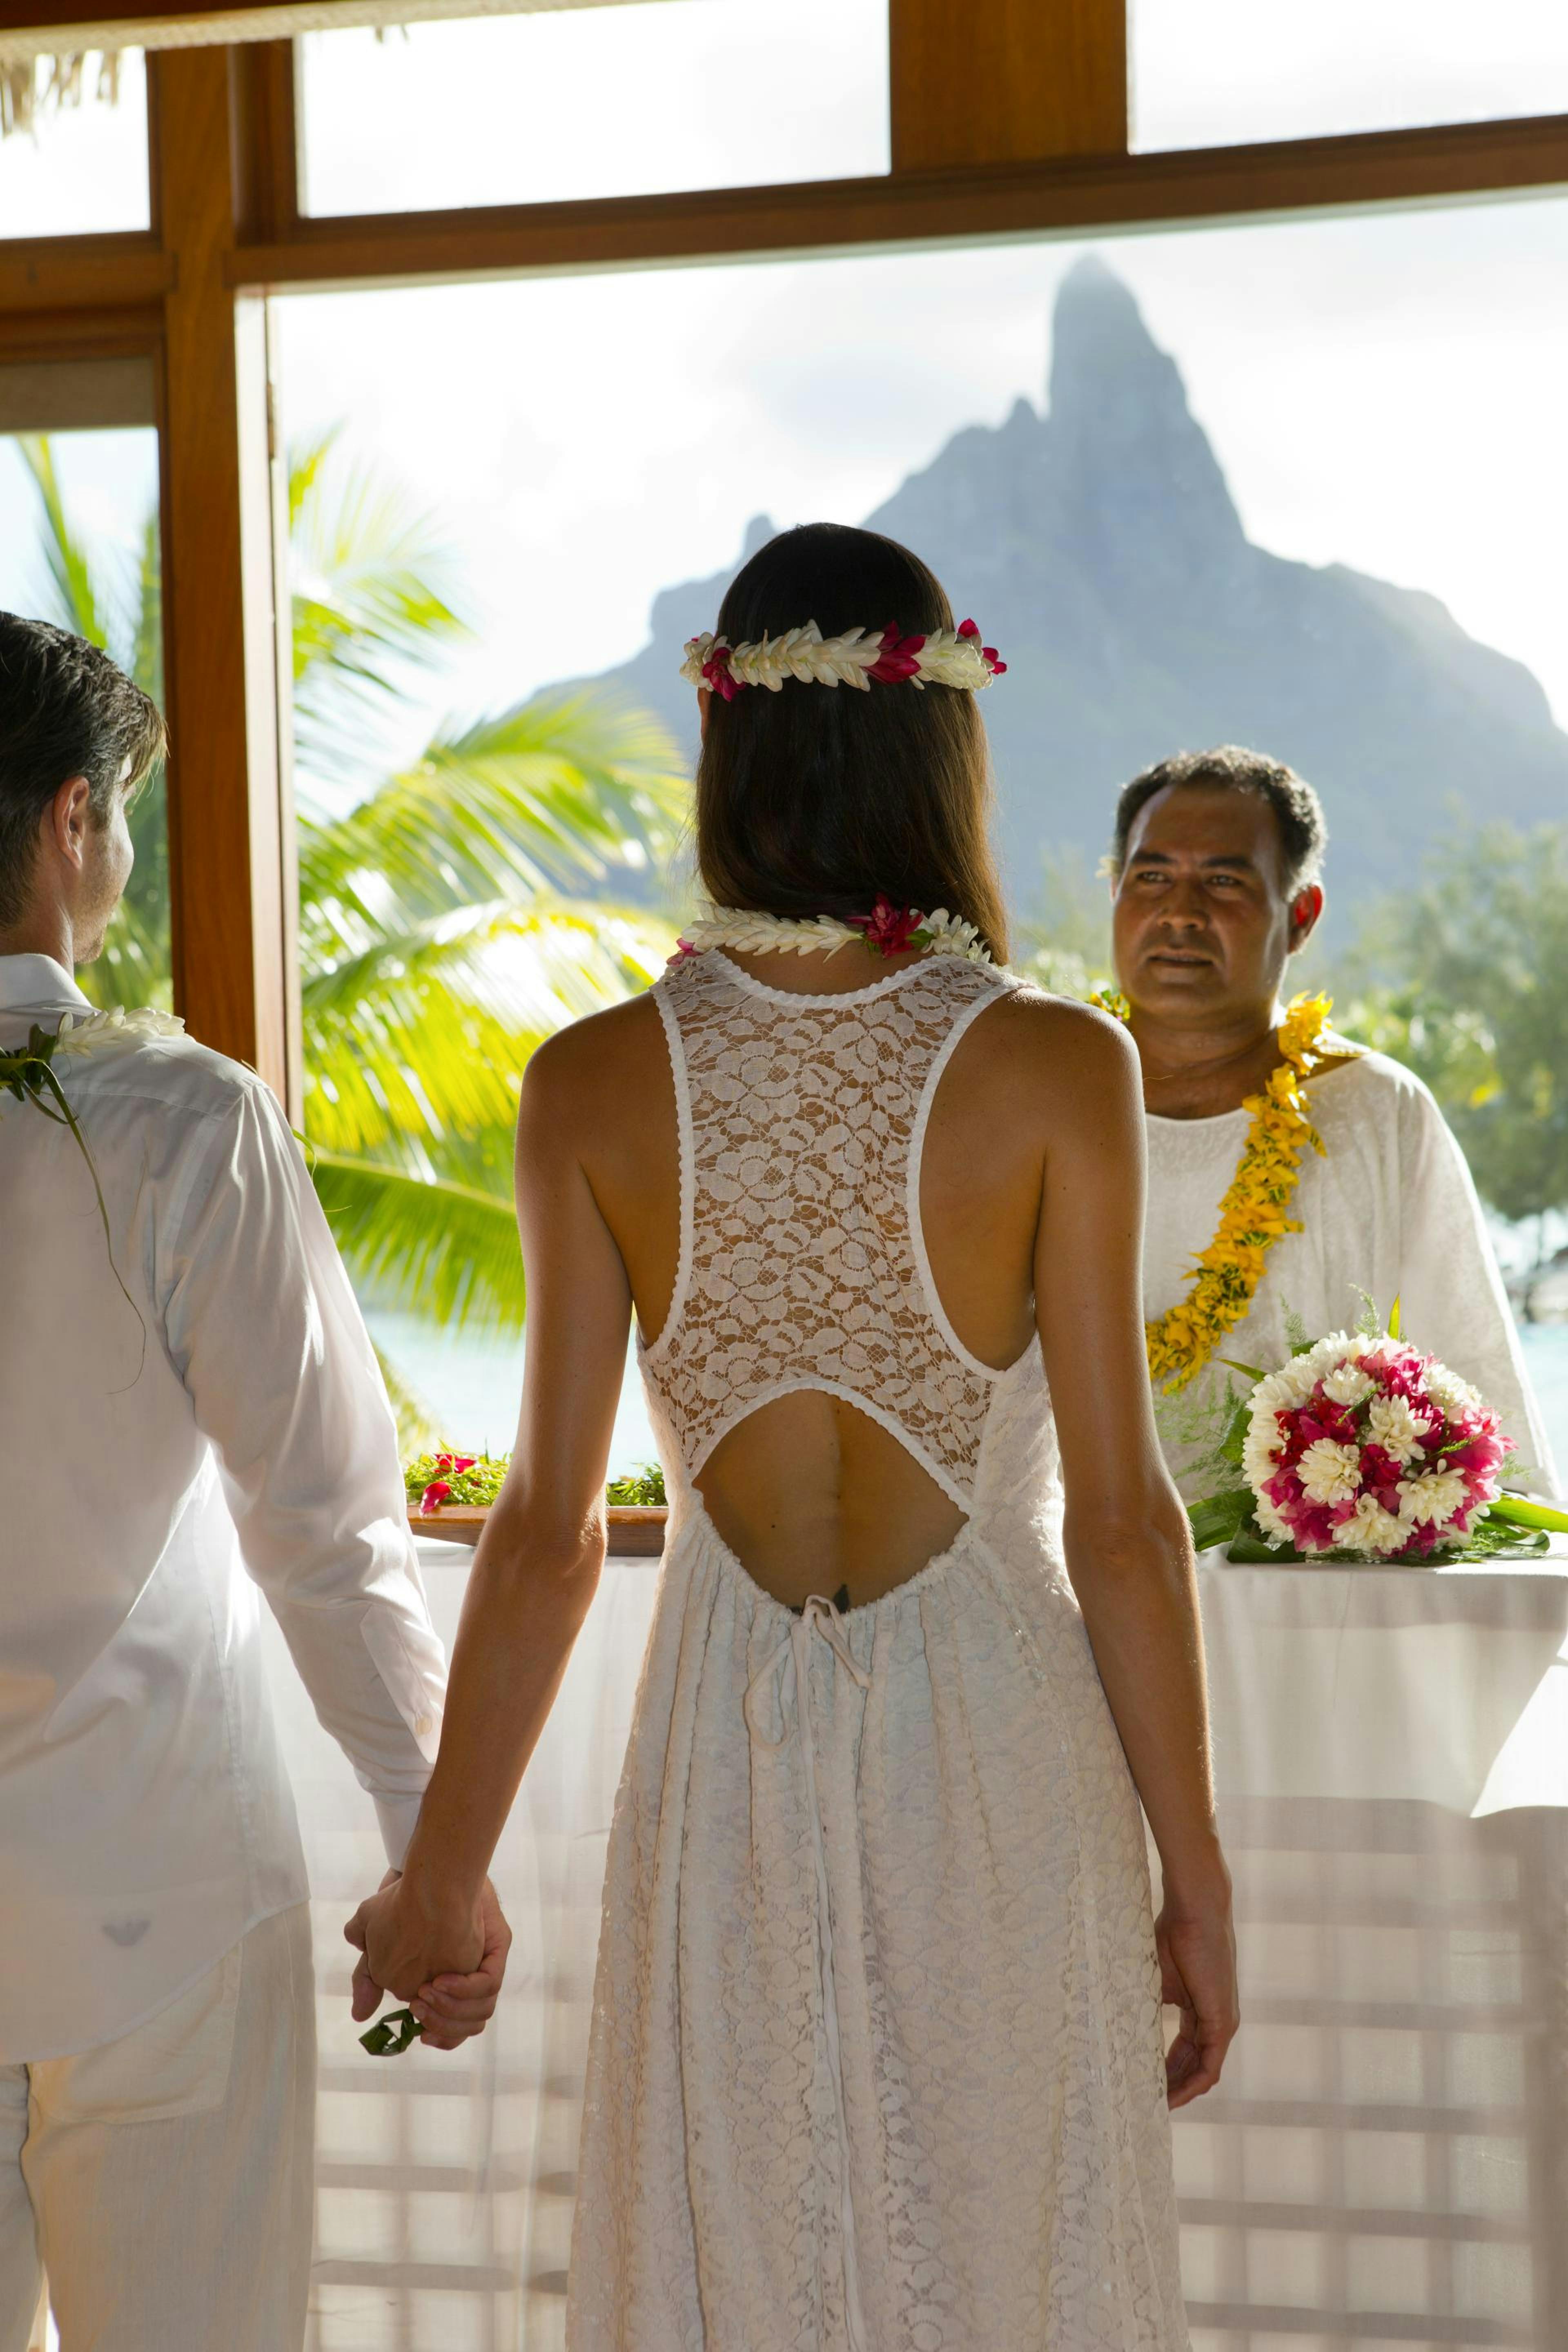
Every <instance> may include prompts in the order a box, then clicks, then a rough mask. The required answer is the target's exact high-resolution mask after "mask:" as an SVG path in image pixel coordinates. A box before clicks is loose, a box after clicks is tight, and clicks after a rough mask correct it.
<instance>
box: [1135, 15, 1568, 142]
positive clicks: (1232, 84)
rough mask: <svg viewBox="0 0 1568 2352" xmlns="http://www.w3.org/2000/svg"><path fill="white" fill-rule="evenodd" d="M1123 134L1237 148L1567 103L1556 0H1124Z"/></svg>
mask: <svg viewBox="0 0 1568 2352" xmlns="http://www.w3.org/2000/svg"><path fill="white" fill-rule="evenodd" d="M1129 5H1130V10H1131V22H1130V26H1129V34H1130V40H1131V95H1132V143H1133V145H1134V147H1136V148H1139V149H1142V151H1144V152H1151V151H1152V150H1155V149H1159V148H1170V147H1223V146H1232V145H1246V144H1249V143H1250V142H1253V141H1255V140H1264V139H1312V138H1321V137H1328V136H1330V135H1331V134H1332V133H1335V132H1340V131H1394V130H1400V129H1409V128H1413V127H1415V126H1418V125H1420V124H1423V123H1434V122H1487V121H1497V120H1500V119H1502V118H1505V117H1506V116H1509V115H1511V114H1554V113H1557V112H1559V111H1561V110H1565V109H1568V8H1564V7H1563V0H1489V5H1487V6H1485V7H1478V6H1477V5H1475V0H1313V5H1311V6H1310V7H1303V6H1299V5H1298V6H1291V7H1286V6H1283V5H1279V0H1275V5H1259V0H1129Z"/></svg>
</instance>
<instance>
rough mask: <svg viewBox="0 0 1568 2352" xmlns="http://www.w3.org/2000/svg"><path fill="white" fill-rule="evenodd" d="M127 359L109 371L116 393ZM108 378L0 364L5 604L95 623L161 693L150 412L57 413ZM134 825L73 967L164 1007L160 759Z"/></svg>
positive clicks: (124, 997)
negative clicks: (115, 889)
mask: <svg viewBox="0 0 1568 2352" xmlns="http://www.w3.org/2000/svg"><path fill="white" fill-rule="evenodd" d="M136 364H137V363H135V362H131V363H129V368H130V369H134V368H135V366H136ZM127 372H128V371H127V370H124V369H121V370H111V371H110V373H109V374H108V377H107V382H108V385H109V389H110V394H113V393H114V392H115V391H116V389H118V388H122V384H123V381H124V377H125V375H126V373H127ZM146 373H147V374H148V376H149V378H150V373H151V372H150V371H146ZM73 379H74V380H75V381H74V382H73ZM102 383H103V378H102V377H101V376H100V372H99V371H96V370H94V369H91V368H86V369H79V370H76V369H71V368H67V367H61V368H58V369H55V368H51V367H38V368H31V369H5V368H0V608H4V609H5V611H8V612H14V613H26V614H33V615H36V616H37V618H38V619H40V620H46V621H54V622H56V623H58V625H60V626H61V627H62V628H68V629H71V630H74V631H75V632H76V633H77V634H78V635H80V636H84V637H89V638H90V639H91V640H92V642H93V643H94V644H95V645H100V646H104V647H105V648H106V649H107V650H108V651H109V652H110V654H112V655H113V656H114V658H115V659H116V661H118V662H119V664H120V666H121V668H122V669H124V670H126V671H128V672H129V673H130V675H131V676H132V677H134V678H135V679H136V681H137V683H138V684H139V685H141V686H142V687H144V688H146V690H147V692H148V693H149V694H151V695H152V697H153V700H154V701H159V702H161V701H162V698H163V640H162V632H161V627H160V604H159V546H158V436H157V434H156V433H155V431H154V430H153V427H152V426H151V425H141V426H133V427H128V428H125V429H122V430H118V431H114V430H108V431H105V430H81V429H73V428H71V427H70V426H69V425H66V426H65V428H64V429H60V427H59V425H58V423H57V422H56V420H58V418H60V417H61V416H62V415H64V416H67V417H68V416H69V415H70V414H71V406H70V404H71V403H74V404H75V407H76V409H77V412H78V413H79V414H80V413H90V411H91V409H92V407H93V406H95V405H98V404H100V401H101V398H102V391H101V386H102ZM146 396H147V398H148V399H149V400H150V398H151V387H150V382H149V384H148V387H147V394H146ZM24 417H27V418H30V419H37V420H42V419H44V418H47V419H48V420H49V421H50V423H51V425H53V426H54V429H51V430H48V431H33V432H28V431H22V432H10V431H6V430H5V426H6V425H8V424H15V423H16V422H18V421H21V420H22V419H23V418H24ZM131 837H132V842H133V844H134V845H135V850H136V865H135V867H134V870H133V872H132V877H131V883H130V887H129V888H128V889H127V891H126V894H125V899H124V902H123V904H122V906H121V910H120V912H119V914H118V915H117V916H116V917H115V919H114V922H113V924H112V926H111V927H110V934H109V939H108V941H107V944H106V946H105V949H104V952H103V954H102V956H101V957H100V959H99V961H97V962H96V963H92V964H87V965H84V966H83V967H82V968H81V970H80V971H79V973H78V975H77V976H78V979H79V981H80V983H81V985H82V987H83V988H84V989H85V990H86V991H87V992H88V994H89V996H90V997H91V998H92V999H93V1001H94V1002H95V1003H99V1004H128V1005H130V1004H159V1005H163V1006H165V1007H166V1006H168V1005H169V1004H170V1003H171V1002H172V986H171V964H170V952H169V852H168V829H167V823H166V815H165V803H164V793H163V772H162V770H161V769H160V770H158V771H157V772H155V773H154V775H153V778H152V779H151V781H150V782H148V783H147V784H145V785H143V786H142V792H141V793H140V795H139V797H138V799H137V802H136V803H135V805H134V806H133V807H132V812H131Z"/></svg>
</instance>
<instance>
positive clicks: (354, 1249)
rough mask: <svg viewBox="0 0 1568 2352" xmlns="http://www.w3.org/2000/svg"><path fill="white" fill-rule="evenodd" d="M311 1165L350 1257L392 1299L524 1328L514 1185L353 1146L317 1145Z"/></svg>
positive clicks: (470, 1324) (413, 1309)
mask: <svg viewBox="0 0 1568 2352" xmlns="http://www.w3.org/2000/svg"><path fill="white" fill-rule="evenodd" d="M311 1173H312V1175H313V1176H314V1178H315V1183H316V1191H317V1192H318V1194H319V1195H320V1198H321V1205H322V1207H323V1208H324V1209H325V1211H326V1213H327V1219H328V1222H329V1223H330V1224H331V1228H332V1234H333V1236H334V1238H335V1240H336V1242H337V1244H338V1247H339V1249H340V1250H341V1252H342V1256H343V1260H344V1263H345V1264H346V1265H348V1267H349V1270H350V1272H351V1273H352V1274H353V1275H354V1276H356V1278H357V1279H358V1280H359V1281H360V1282H361V1283H363V1284H367V1285H370V1286H373V1287H374V1291H375V1294H376V1296H377V1297H380V1298H381V1299H383V1300H384V1302H385V1303H386V1304H387V1305H388V1306H393V1307H402V1308H405V1309H406V1310H407V1311H408V1312H410V1313H413V1314H417V1315H421V1316H424V1317H426V1318H432V1319H434V1320H435V1321H437V1322H438V1323H446V1324H453V1325H455V1324H458V1323H461V1324H462V1325H463V1327H464V1328H466V1329H468V1330H481V1331H492V1332H497V1333H514V1332H518V1331H521V1329H522V1327H523V1319H524V1314H525V1310H526V1307H527V1292H526V1287H525V1285H524V1282H523V1275H522V1252H521V1248H520V1247H519V1244H518V1238H517V1226H516V1223H515V1221H514V1219H513V1215H512V1206H511V1200H510V1193H507V1194H504V1195H503V1194H502V1193H500V1192H483V1191H481V1190H479V1188H478V1187H477V1186H473V1185H468V1184H458V1183H455V1182H453V1181H450V1180H446V1179H435V1180H426V1179H422V1178H420V1177H418V1176H411V1175H409V1174H407V1173H406V1172H405V1171H404V1170H403V1169H400V1168H389V1167H384V1166H383V1165H382V1164H381V1163H380V1162H379V1161H376V1160H364V1159H358V1158H355V1157H353V1155H351V1154H349V1153H347V1152H336V1151H317V1152H315V1153H314V1154H313V1155H312V1161H311Z"/></svg>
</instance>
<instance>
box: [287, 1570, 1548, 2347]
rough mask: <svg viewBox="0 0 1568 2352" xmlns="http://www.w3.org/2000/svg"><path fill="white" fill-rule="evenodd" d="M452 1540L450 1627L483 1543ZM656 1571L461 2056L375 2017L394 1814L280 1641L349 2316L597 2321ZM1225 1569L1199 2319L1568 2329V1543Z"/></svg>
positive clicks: (462, 2332) (355, 2342) (346, 2325)
mask: <svg viewBox="0 0 1568 2352" xmlns="http://www.w3.org/2000/svg"><path fill="white" fill-rule="evenodd" d="M420 1557H421V1563H422V1566H423V1569H424V1572H425V1576H426V1583H427V1586H428V1589H429V1592H430V1599H431V1606H432V1610H433V1613H434V1615H435V1617H436V1621H437V1626H438V1627H439V1629H440V1631H441V1632H442V1633H443V1635H444V1636H445V1637H446V1638H447V1640H448V1641H450V1639H451V1637H452V1634H453V1633H454V1631H455V1629H456V1623H457V1617H458V1607H459V1604H460V1601H461V1597H462V1588H463V1583H464V1580H465V1578H466V1576H467V1573H468V1567H469V1564H470V1561H471V1559H472V1554H471V1553H470V1552H468V1551H467V1550H466V1549H461V1548H460V1547H458V1546H455V1545H448V1544H442V1543H435V1542H426V1543H423V1544H422V1545H421V1547H420ZM657 1580H658V1563H657V1562H655V1561H651V1560H643V1559H636V1560H633V1559H612V1560H611V1561H610V1562H609V1563H608V1564H607V1566H606V1568H605V1575H604V1579H603V1581H602V1583H601V1587H600V1591H599V1593H598V1596H597V1598H596V1600H595V1603H594V1607H593V1609H592V1611H591V1612H590V1613H589V1617H588V1620H587V1622H586V1624H585V1625H584V1631H583V1633H582V1635H581V1637H580V1639H579V1641H578V1644H577V1647H576V1650H575V1651H574V1655H573V1658H572V1662H571V1664H570V1666H569V1668H568V1670H567V1675H566V1679H565V1682H564V1684H563V1689H562V1693H561V1697H560V1700H559V1702H558V1704H557V1706H556V1708H555V1711H554V1713H553V1715H552V1718H551V1720H550V1723H549V1724H548V1726H547V1727H546V1729H545V1733H544V1736H543V1738H542V1741H541V1744H540V1747H539V1749H538V1751H537V1753H536V1755H535V1757H534V1759H533V1762H532V1763H531V1766H530V1769H529V1772H528V1775H527V1777H526V1779H525V1781H524V1784H523V1790H522V1793H521V1797H520V1799H519V1801H518V1804H517V1806H516V1807H515V1809H514V1811H513V1815H512V1819H511V1821H510V1823H509V1825H508V1828H507V1831H506V1833H505V1837H504V1839H503V1842H502V1844H501V1847H500V1853H499V1855H498V1858H497V1864H496V1871H495V1875H496V1880H497V1884H498V1885H499V1886H500V1892H501V1896H502V1900H503V1902H504V1903H505V1905H506V1907H507V1910H508V1913H509V1915H510V1918H511V1921H512V1924H513V1927H514V1929H515V1931H516V1943H515V1945H514V1947H513V1952H512V1960H511V1968H510V1974H509V1978H508V1984H507V1990H506V1993H505V1995H504V1997H503V2000H502V2003H501V2007H500V2011H499V2013H498V2016H497V2019H496V2021H495V2023H494V2024H493V2025H492V2027H491V2028H490V2030H489V2032H487V2033H486V2034H485V2035H484V2036H483V2037H482V2038H481V2039H480V2040H479V2041H477V2042H470V2043H468V2045H466V2047H465V2048H464V2049H463V2050H462V2051H460V2052H458V2053H449V2054H448V2053H439V2052H436V2051H426V2050H423V2049H420V2048H418V2047H416V2048H415V2049H414V2050H412V2051H410V2052H409V2053H407V2055H406V2056H405V2057H403V2058H399V2059H383V2060H376V2059H372V2058H370V2057H368V2056H367V2055H366V2054H365V2053H363V2051H362V2050H361V2049H360V2047H359V2043H358V2039H357V2034H358V2029H357V2028H355V2027H354V2026H353V2023H352V2022H351V2021H350V2018H349V2011H348V1989H349V1975H350V1959H351V1955H350V1953H349V1950H348V1948H347V1946H346V1945H345V1944H344V1943H343V1942H342V1921H343V1919H344V1917H345V1916H347V1914H348V1912H349V1910H350V1909H352V1907H353V1904H354V1903H355V1902H356V1901H357V1900H358V1899H359V1897H360V1896H361V1895H363V1894H364V1893H365V1892H367V1891H368V1890H369V1889H370V1888H372V1887H374V1885H375V1884H376V1883H377V1881H378V1880H379V1878H380V1875H381V1871H382V1863H381V1859H380V1848H379V1843H378V1841H377V1838H376V1834H375V1830H374V1822H373V1821H372V1818H371V1809H370V1805H369V1801H368V1800H367V1799H366V1798H364V1797H363V1794H362V1793H361V1792H360V1790H358V1788H357V1787H356V1785H355V1783H354V1780H353V1774H352V1772H351V1771H350V1769H349V1767H348V1766H347V1765H346V1763H344V1762H343V1760H342V1758H341V1756H340V1755H339V1754H338V1751H337V1750H336V1749H335V1748H333V1747H332V1746H331V1743H330V1742H329V1741H328V1740H327V1739H326V1738H324V1736H323V1735H322V1734H321V1732H320V1730H319V1729H318V1728H317V1727H316V1725H315V1723H314V1720H313V1718H312V1717H311V1715H310V1706H309V1702H308V1701H307V1700H306V1698H305V1696H304V1694H303V1692H302V1691H301V1689H300V1685H299V1684H298V1682H297V1681H296V1680H295V1678H294V1676H293V1674H292V1671H291V1669H290V1668H289V1664H288V1660H287V1656H286V1654H285V1653H284V1652H283V1650H282V1645H281V1643H280V1642H279V1643H275V1644H274V1646H273V1650H272V1652H271V1657H272V1663H273V1664H274V1666H275V1669H276V1671H275V1673H274V1676H273V1679H274V1684H275V1686H276V1691H277V1696H278V1701H279V1713H280V1716H281V1717H282V1722H283V1731H284V1738H285V1743H286V1751H287V1753H288V1755H289V1762H290V1769H291V1770H292V1772H293V1774H294V1779H295V1785H296V1790H297V1792H298V1796H299V1801H300V1815H301V1821H302V1824H303V1828H304V1832H305V1843H306V1850H307V1853H308V1855H309V1858H310V1872H311V1886H312V1895H313V1903H314V1913H315V1921H316V1929H317V1964H318V1985H319V2000H320V2024H321V2116H320V2122H321V2144H320V2173H319V2179H320V2187H319V2194H318V2245H317V2258H316V2268H315V2285H314V2292H313V2294H312V2316H311V2334H310V2346H311V2347H312V2352H500V2348H501V2347H505V2352H515V2347H519V2346H523V2347H527V2352H558V2347H560V2346H561V2345H562V2343H563V2319H564V2289H565V2273H566V2264H567V2255H568V2249H569V2242H570V2231H571V2217H572V2203H573V2195H574V2166H575V2156H576V2137H577V2125H578V2118H579V2113H580V2105H581V2095H582V2078H583V2070H584V2059H585V2053H586V2048H587V2033H588V2015H589V2005H590V2000H591V1994H592V1986H593V1972H594V1959H595V1943H596V1937H597V1929H598V1903H599V1885H600V1880H601V1877H602V1874H603V1869H604V1860H605V1839H606V1836H607V1833H608V1829H609V1821H610V1812H611V1808H612V1805H613V1802H614V1797H615V1790H616V1781H617V1780H618V1778H619V1773H620V1766H621V1757H622V1751H623V1749H624V1748H625V1744H626V1732H627V1728H628V1726H629V1723H630V1719H631V1709H632V1702H633V1697H634V1694H635V1690H636V1685H637V1673H638V1669H639V1666H640V1664H641V1659H642V1652H643V1647H644V1643H645V1642H646V1639H647V1628H648V1624H649V1621H650V1618H651V1614H652V1609H653V1601H654V1594H655V1590H656V1586H657ZM1201 1583H1202V1591H1203V1605H1204V1622H1205V1637H1206V1642H1207V1647H1208V1654H1209V1668H1210V1676H1211V1685H1212V1696H1213V1713H1214V1721H1215V1766H1216V1775H1217V1780H1218V1787H1219V1791H1220V1801H1221V1806H1222V1811H1223V1816H1224V1826H1225V1831H1226V1842H1227V1846H1228V1849H1229V1852H1230V1855H1231V1860H1232V1865H1233V1869H1234V1872H1235V1876H1236V1885H1237V1920H1238V1937H1239V1946H1240V1953H1241V1970H1242V2000H1243V2008H1244V2012H1245V2024H1244V2029H1243V2032H1242V2035H1241V2037H1240V2039H1239V2040H1238V2042H1237V2045H1236V2047H1235V2050H1234V2052H1233V2053H1232V2056H1231V2060H1230V2063H1229V2066H1228V2067H1227V2070H1226V2080H1225V2083H1224V2084H1223V2086H1222V2088H1221V2090H1220V2091H1219V2092H1218V2093H1216V2094H1215V2095H1213V2096H1212V2097H1210V2098H1208V2099H1206V2100H1204V2101H1201V2102H1199V2103H1198V2104H1197V2105H1194V2107H1192V2108H1190V2109H1188V2110H1186V2111H1184V2113H1183V2114H1182V2115H1180V2116H1178V2117H1177V2119H1176V2124H1175V2135H1174V2137H1175V2150H1176V2166H1177V2179H1178V2185H1179V2188H1180V2190H1181V2194H1182V2202H1183V2269H1184V2284H1185V2288H1186V2293H1187V2296H1188V2302H1189V2309H1190V2313H1191V2317H1192V2322H1193V2335H1194V2345H1195V2346H1196V2347H1199V2352H1329V2347H1334V2352H1351V2348H1352V2347H1353V2352H1382V2347H1394V2346H1395V2345H1398V2346H1402V2347H1411V2346H1415V2347H1436V2346H1439V2345H1441V2346H1444V2347H1452V2346H1462V2347H1482V2346H1511V2347H1531V2352H1552V2347H1563V2346H1568V1558H1563V1559H1552V1560H1550V1561H1545V1562H1542V1565H1541V1567H1540V1568H1539V1569H1537V1568H1535V1567H1534V1566H1532V1565H1531V1564H1530V1563H1518V1562H1514V1563H1509V1564H1507V1565H1506V1566H1500V1567H1494V1568H1490V1569H1488V1570H1442V1571H1436V1572H1434V1571H1432V1570H1408V1569H1387V1570H1371V1569H1338V1570H1335V1569H1323V1570H1319V1569H1297V1570H1279V1569H1261V1568H1259V1569H1253V1568H1237V1567H1231V1566H1229V1565H1228V1564H1226V1563H1225V1562H1223V1561H1218V1560H1214V1559H1205V1561H1204V1563H1203V1565H1202V1570H1201ZM976 2352H980V2347H976ZM987 2352H988V2347H987ZM997 2352H1003V2348H1002V2347H997Z"/></svg>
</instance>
